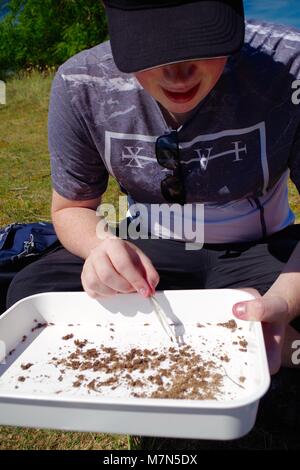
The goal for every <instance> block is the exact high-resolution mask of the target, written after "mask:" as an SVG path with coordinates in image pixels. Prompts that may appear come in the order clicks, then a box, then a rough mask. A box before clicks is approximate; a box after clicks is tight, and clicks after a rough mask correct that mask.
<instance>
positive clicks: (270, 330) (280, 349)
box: [233, 243, 300, 373]
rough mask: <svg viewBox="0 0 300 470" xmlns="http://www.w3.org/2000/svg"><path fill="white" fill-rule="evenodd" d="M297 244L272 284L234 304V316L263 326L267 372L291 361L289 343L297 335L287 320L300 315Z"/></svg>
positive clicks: (298, 246)
mask: <svg viewBox="0 0 300 470" xmlns="http://www.w3.org/2000/svg"><path fill="white" fill-rule="evenodd" d="M299 286H300V243H298V244H297V245H296V248H295V249H294V251H293V253H292V255H291V256H290V259H289V261H288V262H287V263H286V265H285V267H284V269H283V270H282V272H281V274H280V275H279V276H278V278H277V279H276V281H275V282H274V284H273V285H272V286H271V287H270V289H269V290H268V291H267V292H266V293H265V295H264V296H263V297H260V295H259V293H258V292H257V295H256V297H257V298H256V299H255V300H250V301H247V302H239V303H238V304H235V305H234V306H233V313H234V315H235V316H236V317H237V318H239V319H241V320H248V321H253V320H254V321H255V320H256V321H261V322H262V323H263V328H264V337H265V343H266V349H267V353H268V357H269V364H270V371H271V373H276V372H277V371H278V369H279V368H280V365H281V363H283V365H287V366H293V364H292V363H291V357H292V352H293V350H292V343H293V341H294V340H296V339H297V340H299V339H300V334H299V333H298V332H297V331H296V330H294V329H293V328H292V327H291V326H290V325H289V323H290V322H291V321H292V320H293V319H295V318H296V317H297V316H299V314H300V288H299Z"/></svg>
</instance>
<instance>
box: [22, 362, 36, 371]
mask: <svg viewBox="0 0 300 470" xmlns="http://www.w3.org/2000/svg"><path fill="white" fill-rule="evenodd" d="M32 366H33V364H31V363H30V362H28V364H21V369H23V370H27V369H30V367H32Z"/></svg>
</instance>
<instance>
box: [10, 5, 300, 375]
mask: <svg viewBox="0 0 300 470" xmlns="http://www.w3.org/2000/svg"><path fill="white" fill-rule="evenodd" d="M104 4H105V7H106V11H107V15H108V21H109V29H110V36H111V43H109V42H106V43H104V44H101V45H99V46H97V47H95V48H93V49H91V50H88V51H83V52H82V53H80V54H78V55H76V56H75V57H73V58H71V59H70V60H69V61H67V62H66V63H65V64H64V65H62V66H61V67H60V69H59V70H58V72H57V75H56V78H55V80H54V83H53V88H52V97H51V105H50V112H49V146H50V152H51V163H52V181H53V202H52V217H53V223H54V225H55V229H56V232H57V234H58V237H59V239H60V241H61V243H62V245H63V247H64V248H60V249H58V250H57V251H56V252H55V253H52V254H50V255H48V256H46V257H45V258H43V259H42V260H40V261H38V262H36V263H34V264H32V265H31V266H29V267H28V268H26V269H25V270H23V271H22V272H21V273H20V274H19V275H17V276H16V278H15V280H14V281H13V283H12V284H11V287H10V290H9V293H8V303H7V305H8V306H10V305H12V304H13V303H14V302H15V301H17V300H19V299H20V298H23V297H25V296H27V295H31V294H34V293H38V292H46V291H68V290H80V289H82V288H84V290H85V291H86V292H87V293H88V294H89V295H90V296H92V297H104V296H110V295H113V294H115V293H117V292H121V293H128V292H135V291H137V292H139V293H140V294H141V295H143V296H145V297H147V296H149V295H150V294H151V293H153V292H154V290H155V289H156V288H158V289H175V288H177V289H180V288H182V289H184V288H227V287H245V288H254V289H256V296H257V299H256V300H254V301H251V302H243V303H240V304H238V305H235V306H234V308H233V313H234V314H235V315H236V316H237V317H238V318H242V319H244V320H260V321H263V322H264V331H265V338H266V344H267V350H268V354H269V360H270V369H271V372H272V373H274V372H276V371H277V370H278V368H279V367H280V364H281V362H282V363H283V364H284V365H291V355H292V352H293V350H292V343H293V341H294V340H295V339H299V338H300V335H299V333H298V332H297V331H296V330H294V329H293V328H291V327H290V326H289V323H290V322H291V321H292V320H293V319H295V318H296V317H297V316H298V315H299V308H300V291H299V289H298V285H299V280H300V274H299V268H300V247H299V246H298V240H299V235H300V232H299V228H298V226H296V225H293V222H294V216H293V213H292V212H291V210H290V208H289V204H288V199H287V179H288V174H289V171H290V172H291V178H292V179H293V181H294V183H295V184H296V185H297V188H298V189H299V188H300V174H299V170H298V168H299V158H300V155H299V152H300V149H299V135H298V134H299V131H298V126H299V109H298V107H297V106H295V105H293V103H292V83H293V82H294V80H295V79H296V78H297V77H298V74H299V63H300V62H299V47H300V46H299V44H300V35H299V33H298V32H296V31H295V32H292V33H289V31H288V30H287V29H286V28H283V27H275V26H268V25H257V24H255V23H249V24H248V25H247V29H246V41H245V43H244V32H245V29H244V13H243V3H242V1H238V0H237V1H231V2H224V1H204V0H199V1H188V2H186V1H185V2H183V1H175V0H174V1H171V0H169V1H167V0H166V1H161V2H150V1H140V0H136V1H135V0H125V1H124V0H122V1H121V0H110V1H109V0H107V1H104ZM109 174H111V175H112V176H114V177H115V178H116V180H117V181H118V183H119V185H120V187H121V189H122V191H123V192H124V193H126V194H128V199H129V204H130V208H129V213H130V220H134V217H135V216H136V213H134V210H132V207H134V203H135V202H138V203H145V204H146V205H147V207H148V208H149V207H150V205H151V204H162V203H169V204H172V203H175V204H177V212H176V211H175V212H176V213H175V214H174V219H176V218H177V219H178V218H182V219H183V224H184V223H185V222H186V218H187V217H186V215H185V213H184V212H183V211H181V209H182V208H184V207H185V206H187V205H188V204H191V205H192V206H195V205H197V204H204V242H205V243H204V246H203V248H202V249H199V250H197V251H194V250H193V251H190V250H187V249H186V243H185V242H186V241H188V240H187V239H186V238H185V237H184V236H182V237H181V239H180V240H178V238H177V239H174V237H173V238H172V237H171V235H172V233H171V232H170V233H169V234H168V235H167V236H161V235H162V232H163V230H162V229H164V227H162V226H161V224H160V223H159V220H155V221H154V223H153V220H152V221H150V222H149V220H146V221H145V218H144V219H140V225H141V226H142V227H141V230H142V231H143V230H144V229H145V227H143V225H145V226H146V232H147V233H150V234H152V235H154V236H156V237H158V238H156V239H151V238H148V239H143V238H139V239H136V240H134V239H133V238H130V237H125V238H126V239H125V240H123V239H121V238H120V237H119V236H117V235H114V234H112V233H110V232H109V231H107V230H106V229H105V224H103V225H101V224H100V225H99V217H97V214H96V209H97V208H98V206H99V205H100V203H101V197H102V195H103V194H104V192H105V190H106V188H107V181H108V176H109ZM192 218H193V222H194V223H195V224H196V227H197V229H198V230H200V229H201V224H202V218H201V216H199V217H198V216H197V214H196V215H195V214H193V215H192ZM146 219H147V217H146ZM149 227H150V228H149ZM144 231H145V230H144ZM164 233H165V232H164ZM260 295H261V296H262V297H260ZM284 333H286V343H285V346H284V348H283V349H282V347H283V341H284ZM282 351H283V352H282Z"/></svg>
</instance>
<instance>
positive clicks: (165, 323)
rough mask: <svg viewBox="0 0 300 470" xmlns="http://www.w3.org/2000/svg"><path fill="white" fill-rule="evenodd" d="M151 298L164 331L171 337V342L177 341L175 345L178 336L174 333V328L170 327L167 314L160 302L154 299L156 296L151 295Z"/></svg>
mask: <svg viewBox="0 0 300 470" xmlns="http://www.w3.org/2000/svg"><path fill="white" fill-rule="evenodd" d="M149 298H150V300H151V301H152V304H153V306H154V311H155V313H156V316H157V318H158V319H159V321H160V324H161V326H162V327H163V329H164V330H165V332H166V333H167V335H168V336H169V338H170V340H171V341H172V342H174V341H175V343H177V336H176V335H175V334H174V333H173V331H172V328H171V327H170V325H169V322H168V319H167V315H166V314H165V312H164V310H163V309H162V307H161V306H160V304H159V302H158V300H157V299H156V297H154V295H151V296H150V297H149Z"/></svg>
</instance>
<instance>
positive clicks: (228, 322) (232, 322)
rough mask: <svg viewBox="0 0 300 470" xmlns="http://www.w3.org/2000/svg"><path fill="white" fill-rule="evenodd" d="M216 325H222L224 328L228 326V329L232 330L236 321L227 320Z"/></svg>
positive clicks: (234, 328)
mask: <svg viewBox="0 0 300 470" xmlns="http://www.w3.org/2000/svg"><path fill="white" fill-rule="evenodd" d="M217 326H223V327H224V328H228V330H231V331H232V332H234V331H235V330H236V329H237V323H236V321H235V320H233V319H232V320H228V321H227V322H226V323H217Z"/></svg>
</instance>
